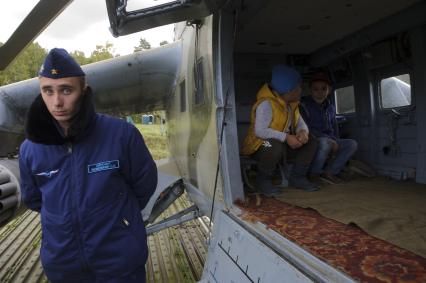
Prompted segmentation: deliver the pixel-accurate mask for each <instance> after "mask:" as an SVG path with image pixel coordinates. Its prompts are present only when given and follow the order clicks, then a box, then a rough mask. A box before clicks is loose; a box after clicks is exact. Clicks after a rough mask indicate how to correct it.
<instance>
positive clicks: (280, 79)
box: [271, 65, 302, 94]
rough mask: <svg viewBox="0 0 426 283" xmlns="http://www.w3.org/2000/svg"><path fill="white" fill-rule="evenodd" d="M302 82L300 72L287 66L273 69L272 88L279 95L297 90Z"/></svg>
mask: <svg viewBox="0 0 426 283" xmlns="http://www.w3.org/2000/svg"><path fill="white" fill-rule="evenodd" d="M301 82H302V78H301V77H300V74H299V72H298V71H296V70H295V69H293V68H290V67H289V66H286V65H276V66H274V67H273V68H272V79H271V86H272V88H273V89H274V90H275V91H276V92H278V93H279V94H284V93H287V92H290V91H292V90H293V89H295V88H296V87H297V86H298V85H300V83H301Z"/></svg>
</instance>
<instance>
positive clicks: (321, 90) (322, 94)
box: [310, 81, 330, 103]
mask: <svg viewBox="0 0 426 283" xmlns="http://www.w3.org/2000/svg"><path fill="white" fill-rule="evenodd" d="M310 89H311V95H312V98H313V99H314V100H315V101H316V102H318V103H322V102H324V100H325V99H326V98H327V96H328V93H329V92H330V86H329V85H328V84H327V83H326V82H323V81H314V82H312V83H311V88H310Z"/></svg>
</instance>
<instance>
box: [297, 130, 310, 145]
mask: <svg viewBox="0 0 426 283" xmlns="http://www.w3.org/2000/svg"><path fill="white" fill-rule="evenodd" d="M296 138H297V140H298V141H300V142H301V143H302V144H306V143H307V142H308V140H309V134H308V132H307V131H306V130H300V131H299V132H297V134H296Z"/></svg>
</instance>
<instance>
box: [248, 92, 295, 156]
mask: <svg viewBox="0 0 426 283" xmlns="http://www.w3.org/2000/svg"><path fill="white" fill-rule="evenodd" d="M256 98H257V101H256V103H255V104H254V105H253V107H252V109H251V116H250V127H249V130H248V133H247V135H246V138H245V139H244V143H243V146H242V149H241V154H243V155H251V154H253V153H255V152H256V151H257V150H258V149H259V147H260V146H261V145H262V143H263V141H264V140H262V139H260V138H258V137H257V136H256V135H255V133H254V123H255V120H256V108H257V106H258V105H259V104H260V103H262V102H263V101H265V100H267V101H269V102H270V103H271V107H272V121H271V123H270V124H269V128H271V129H274V130H277V131H280V132H283V131H284V129H287V128H288V126H289V125H288V123H289V119H288V115H289V111H288V108H287V103H286V102H285V101H284V99H282V98H281V97H280V96H279V95H277V94H276V93H274V92H272V91H271V89H270V88H269V86H268V84H264V85H263V86H262V88H261V89H260V90H259V92H258V93H257V97H256ZM290 108H291V113H294V114H293V126H294V128H296V125H297V122H298V121H299V117H300V112H299V102H298V101H297V102H291V103H290Z"/></svg>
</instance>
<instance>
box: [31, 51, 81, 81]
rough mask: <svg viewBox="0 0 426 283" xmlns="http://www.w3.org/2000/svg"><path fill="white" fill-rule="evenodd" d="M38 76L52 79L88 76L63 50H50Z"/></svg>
mask: <svg viewBox="0 0 426 283" xmlns="http://www.w3.org/2000/svg"><path fill="white" fill-rule="evenodd" d="M38 74H39V76H41V77H46V78H51V79H60V78H67V77H83V76H85V75H86V74H85V73H84V72H83V70H82V69H81V67H80V65H79V64H78V63H77V62H76V61H75V60H74V58H72V57H71V56H70V54H68V52H67V51H66V50H65V49H63V48H53V49H52V50H50V52H49V54H47V56H46V59H44V63H43V65H41V68H40V71H39V72H38Z"/></svg>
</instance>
